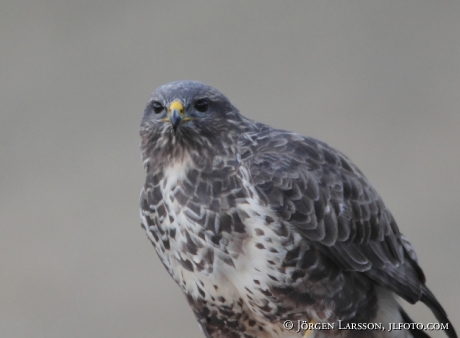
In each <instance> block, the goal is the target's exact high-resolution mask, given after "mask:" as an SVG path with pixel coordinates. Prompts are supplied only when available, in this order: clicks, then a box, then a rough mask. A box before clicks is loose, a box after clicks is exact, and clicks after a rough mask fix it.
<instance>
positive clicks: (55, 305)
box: [0, 0, 460, 338]
mask: <svg viewBox="0 0 460 338" xmlns="http://www.w3.org/2000/svg"><path fill="white" fill-rule="evenodd" d="M459 17H460V2H459V1H457V0H453V1H420V0H417V1H340V2H339V1H323V0H321V1H289V2H288V1H267V0H264V1H242V0H232V1H229V0H227V1H169V2H166V1H163V2H159V1H152V0H150V1H145V0H144V1H143V0H134V1H129V2H128V1H118V0H117V1H108V0H101V1H57V0H54V1H53V0H43V1H12V0H2V1H1V2H0V34H1V37H0V76H1V77H0V337H46V338H53V337H139V338H141V337H193V338H195V337H202V335H201V333H200V331H199V329H198V326H197V324H196V322H195V319H194V317H193V315H192V312H191V310H190V309H189V308H188V305H187V304H186V301H185V297H184V296H183V295H182V294H181V292H180V290H179V288H178V287H177V286H176V285H175V284H174V283H173V281H172V279H170V277H169V275H168V274H167V273H166V271H165V269H164V268H163V266H162V265H161V263H160V261H159V259H158V258H157V256H156V253H155V251H154V249H153V247H152V246H151V244H150V243H149V241H148V240H147V238H146V236H145V234H144V231H143V230H142V229H141V227H140V225H139V216H138V198H139V191H140V188H141V186H142V184H143V181H144V171H143V167H142V164H141V160H140V151H139V143H140V139H139V136H138V126H139V122H140V119H141V116H142V113H143V109H144V105H145V103H146V102H147V100H148V98H149V96H150V93H151V92H152V91H153V90H154V89H155V88H156V87H158V86H159V85H161V84H163V83H166V82H169V81H173V80H179V79H192V80H198V81H202V82H205V83H208V84H210V85H213V86H215V87H217V88H218V89H220V90H221V91H222V92H223V93H225V94H226V95H227V96H228V97H229V98H230V99H231V101H232V102H233V103H234V105H236V106H237V107H238V108H239V109H240V110H241V112H242V113H243V114H244V115H246V116H248V117H250V118H253V119H256V120H259V121H263V122H265V123H268V124H270V125H273V126H276V127H280V128H284V129H289V130H294V131H297V132H299V133H301V134H305V135H310V136H314V137H316V138H319V139H321V140H323V141H326V142H327V143H329V144H331V145H332V146H334V147H336V148H338V149H340V150H342V151H343V152H344V153H345V154H347V155H348V156H349V157H350V158H352V159H353V160H354V162H355V163H356V164H358V166H359V167H360V168H361V169H362V170H363V172H364V173H365V174H366V175H367V176H368V178H369V179H370V180H371V182H373V184H374V186H375V187H376V188H377V190H378V191H379V192H380V194H381V195H382V196H383V199H384V200H385V202H386V204H387V205H388V206H389V208H390V210H392V212H393V214H394V217H395V218H396V220H397V222H398V224H399V227H400V229H401V231H402V232H403V233H404V234H406V235H407V237H408V238H409V239H410V240H411V242H412V244H413V245H414V247H415V248H416V250H417V252H418V255H419V260H420V263H421V265H422V267H423V269H424V271H425V273H426V275H427V280H428V282H427V284H428V286H429V287H430V288H431V289H432V291H433V292H434V293H435V294H436V296H437V297H438V299H439V301H440V302H441V303H442V304H443V306H444V307H445V309H446V310H447V312H448V313H449V316H450V318H451V320H452V322H453V323H457V330H459V329H460V325H459V324H460V292H459V291H458V285H459V282H460V279H459V277H460V272H459V271H460V257H459V256H460V255H459V254H460V248H459V245H458V242H459V240H460V239H459V238H460V225H459V217H458V213H459V209H460V206H459V202H460V176H459V173H460V158H459V154H460V19H459ZM409 311H410V314H411V316H412V317H413V319H414V320H415V321H416V322H421V323H429V322H432V321H434V317H433V316H432V315H431V314H430V312H429V311H428V310H426V309H425V308H424V306H412V307H410V310H409ZM433 336H435V337H442V336H443V334H442V333H434V334H433Z"/></svg>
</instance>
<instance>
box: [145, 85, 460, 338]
mask: <svg viewBox="0 0 460 338" xmlns="http://www.w3.org/2000/svg"><path fill="white" fill-rule="evenodd" d="M140 135H141V138H142V143H141V149H142V157H143V162H144V166H145V169H146V172H147V178H146V181H145V185H144V187H143V189H142V191H141V197H140V206H141V223H142V227H143V228H144V229H145V231H146V233H147V236H148V238H149V239H150V241H151V242H152V243H153V245H154V247H155V250H156V252H157V253H158V256H159V257H160V259H161V261H162V262H163V264H164V266H165V267H166V269H167V271H168V272H169V274H170V275H171V276H172V278H173V279H174V281H175V282H176V283H177V284H178V285H179V286H180V288H181V289H182V291H183V292H184V294H185V295H186V298H187V300H188V303H189V304H190V306H191V308H192V310H193V312H194V313H195V315H196V318H197V320H198V322H199V325H200V327H201V329H202V330H203V332H204V335H205V336H206V337H213V338H223V337H226V338H243V337H245V338H253V337H254V338H264V337H302V336H305V337H315V338H320V337H341V338H347V337H358V338H359V337H414V338H416V337H428V335H427V334H426V333H425V331H422V330H421V328H420V327H419V326H418V325H415V323H414V322H413V321H412V320H411V319H410V318H409V316H408V315H407V314H406V313H405V312H404V310H403V309H402V308H401V306H400V305H399V304H398V302H397V299H396V296H399V297H402V298H403V299H405V300H407V301H408V302H410V303H416V302H418V301H422V302H423V303H425V304H426V305H427V306H428V307H429V308H430V309H431V310H432V311H433V313H434V315H435V316H436V318H437V319H438V321H439V323H441V324H442V328H443V329H446V330H445V332H446V334H447V336H449V337H451V338H453V337H457V335H456V333H455V330H454V328H453V327H452V325H451V323H450V322H449V320H448V319H447V315H446V313H445V311H444V310H443V308H442V307H441V305H440V304H439V302H438V301H437V300H436V298H435V297H434V295H433V294H432V293H431V291H430V290H429V289H428V287H427V286H426V285H425V277H424V274H423V272H422V269H421V268H420V267H419V265H418V263H417V258H416V255H415V252H414V250H413V248H412V246H411V245H410V243H409V242H408V241H407V239H406V238H405V237H404V236H403V235H402V234H401V233H400V232H399V230H398V227H397V225H396V222H395V220H394V218H393V217H392V215H391V213H390V211H389V210H388V209H387V208H386V206H385V204H384V203H383V201H382V199H381V197H380V196H379V194H378V193H377V192H376V191H375V189H374V188H373V187H372V185H371V184H370V183H369V181H368V180H367V179H366V177H365V176H364V175H363V174H362V173H361V171H360V170H359V169H358V168H357V167H356V166H355V165H354V164H353V163H352V162H351V161H350V160H349V159H348V158H347V157H346V156H345V155H343V154H342V153H341V152H339V151H337V150H335V149H334V148H332V147H330V146H328V145H327V144H325V143H323V142H321V141H318V140H316V139H313V138H310V137H305V136H301V135H299V134H296V133H293V132H289V131H284V130H280V129H276V128H272V127H270V126H268V125H265V124H262V123H258V122H255V121H252V120H250V119H248V118H246V117H244V116H242V115H241V114H240V113H239V111H238V110H237V109H236V108H235V107H234V106H233V105H232V104H231V103H230V101H229V100H228V99H227V98H226V97H225V96H224V95H223V94H221V93H220V92H219V91H217V90H216V89H214V88H212V87H210V86H207V85H205V84H202V83H199V82H194V81H178V82H172V83H169V84H166V85H163V86H161V87H159V88H158V89H157V90H156V91H155V92H154V93H153V94H152V97H151V99H150V101H149V102H148V104H147V107H146V109H145V113H144V117H143V119H142V123H141V128H140ZM391 323H393V324H397V325H399V328H401V327H402V328H403V329H400V330H392V327H391ZM401 323H402V324H401ZM318 324H320V326H318ZM378 324H383V325H382V328H380V327H379V326H378ZM321 325H323V326H321ZM376 325H377V326H376ZM401 325H403V326H401ZM376 328H377V329H376ZM393 328H395V326H393Z"/></svg>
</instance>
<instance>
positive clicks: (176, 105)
mask: <svg viewBox="0 0 460 338" xmlns="http://www.w3.org/2000/svg"><path fill="white" fill-rule="evenodd" d="M174 109H177V110H178V111H179V113H180V114H181V115H182V114H184V106H183V105H182V103H180V102H179V101H173V102H172V103H171V104H170V105H169V111H170V112H171V111H173V110H174Z"/></svg>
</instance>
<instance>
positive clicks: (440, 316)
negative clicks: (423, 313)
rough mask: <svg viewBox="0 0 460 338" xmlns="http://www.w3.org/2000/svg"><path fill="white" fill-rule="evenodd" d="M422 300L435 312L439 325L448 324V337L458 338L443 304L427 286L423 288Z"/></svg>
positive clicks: (446, 331)
mask: <svg viewBox="0 0 460 338" xmlns="http://www.w3.org/2000/svg"><path fill="white" fill-rule="evenodd" d="M420 300H421V301H422V302H423V303H424V304H426V306H428V307H429V308H430V310H431V311H432V312H433V314H434V316H435V317H436V319H437V320H438V321H439V323H441V324H447V326H448V329H447V330H445V333H446V335H447V336H448V337H449V338H458V337H457V333H456V332H455V329H454V326H453V325H452V323H451V322H450V321H449V319H447V314H446V311H444V309H443V308H442V306H441V304H439V302H438V300H437V299H436V297H435V296H434V295H433V293H431V291H430V290H429V289H428V288H427V287H426V286H425V285H424V286H423V287H422V297H421V298H420ZM403 316H404V315H403ZM406 317H407V318H408V319H409V320H410V318H409V317H408V316H407V314H406ZM403 318H404V317H403ZM404 320H406V319H404ZM414 337H416V336H414Z"/></svg>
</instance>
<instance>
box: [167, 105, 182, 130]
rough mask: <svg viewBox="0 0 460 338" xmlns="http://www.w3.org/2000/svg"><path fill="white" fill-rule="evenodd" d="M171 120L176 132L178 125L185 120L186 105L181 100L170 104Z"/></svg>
mask: <svg viewBox="0 0 460 338" xmlns="http://www.w3.org/2000/svg"><path fill="white" fill-rule="evenodd" d="M168 115H169V122H171V126H172V127H173V129H174V132H176V129H177V127H179V125H180V124H181V123H182V121H183V120H184V106H183V105H182V103H180V102H179V101H174V102H173V103H171V104H170V106H169V114H168Z"/></svg>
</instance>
